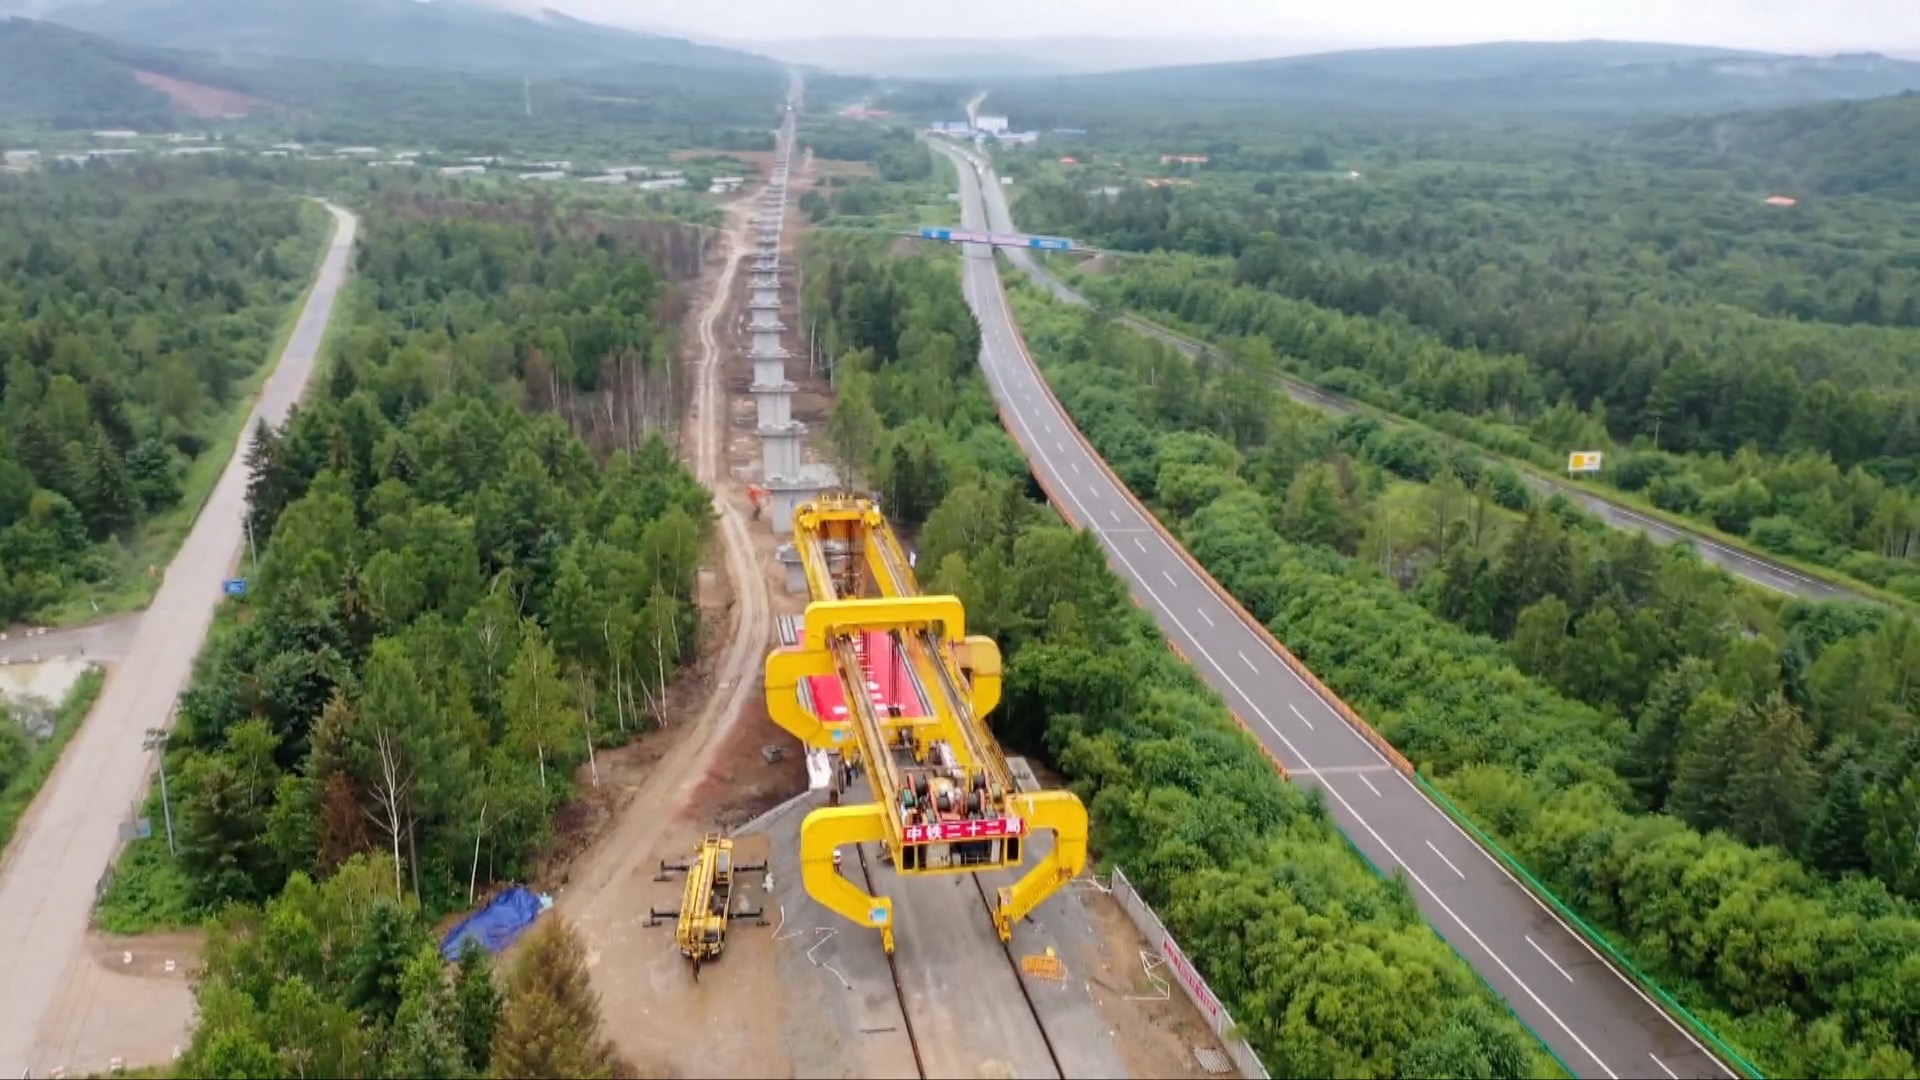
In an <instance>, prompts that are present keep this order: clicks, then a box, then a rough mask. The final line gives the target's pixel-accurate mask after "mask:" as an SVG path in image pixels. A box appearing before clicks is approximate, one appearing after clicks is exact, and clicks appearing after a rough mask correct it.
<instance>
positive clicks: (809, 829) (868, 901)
mask: <svg viewBox="0 0 1920 1080" xmlns="http://www.w3.org/2000/svg"><path fill="white" fill-rule="evenodd" d="M1084 819H1085V818H1084V815H1082V820H1084ZM886 839H887V817H886V808H885V807H883V806H881V805H880V804H879V803H869V804H868V805H866V806H830V807H824V808H822V809H819V810H815V811H814V812H813V813H811V814H808V815H807V816H806V819H805V820H804V821H802V822H801V823H800V881H801V883H802V884H804V885H805V886H806V887H807V895H808V896H811V897H813V898H814V899H815V900H818V901H819V902H820V904H821V906H822V907H825V908H827V909H828V910H830V911H834V912H837V913H839V914H840V915H842V916H844V917H845V918H847V919H850V920H852V921H853V922H857V923H859V924H860V925H861V926H867V927H872V928H873V929H875V930H878V931H880V944H881V945H882V946H883V947H885V949H886V950H887V954H888V955H892V954H893V901H892V900H890V899H888V898H887V897H884V896H873V895H871V894H869V893H866V892H864V891H862V890H861V889H860V887H859V886H857V885H855V884H854V883H853V882H852V881H851V880H849V878H848V877H847V876H845V875H843V874H842V873H841V872H840V871H839V870H838V869H836V868H835V867H834V865H833V852H834V849H835V848H837V847H840V846H841V845H843V844H860V843H867V842H871V841H884V840H886ZM1080 850H1081V852H1082V853H1083V854H1082V858H1083V860H1084V853H1085V851H1086V839H1085V834H1084V832H1083V833H1082V837H1081V842H1080ZM850 872H851V871H849V873H850Z"/></svg>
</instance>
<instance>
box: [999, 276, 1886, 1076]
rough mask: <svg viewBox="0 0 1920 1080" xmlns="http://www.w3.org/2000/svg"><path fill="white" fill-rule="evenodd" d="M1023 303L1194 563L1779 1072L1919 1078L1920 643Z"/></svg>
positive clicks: (1030, 329)
mask: <svg viewBox="0 0 1920 1080" xmlns="http://www.w3.org/2000/svg"><path fill="white" fill-rule="evenodd" d="M1015 301H1016V312H1017V314H1018V316H1019V318H1020V321H1021V325H1022V328H1023V330H1024V332H1025V334H1026V337H1027V340H1028V342H1029V343H1030V345H1031V346H1032V347H1033V349H1034V352H1035V355H1036V356H1037V357H1038V358H1039V359H1040V361H1041V363H1042V365H1043V367H1044V368H1045V370H1046V372H1047V374H1048V377H1049V381H1050V382H1051V383H1052V385H1053V386H1054V387H1055V389H1056V390H1057V392H1058V393H1059V395H1060V397H1061V399H1062V401H1063V402H1064V403H1065V404H1066V406H1067V407H1068V409H1069V411H1070V412H1071V413H1072V414H1073V416H1074V417H1075V419H1076V421H1077V422H1078V423H1079V425H1080V426H1081V428H1082V430H1083V431H1085V432H1086V433H1087V435H1088V437H1089V438H1090V439H1091V440H1092V441H1093V442H1094V444H1095V446H1096V447H1098V448H1099V450H1100V451H1101V453H1102V455H1103V456H1104V457H1106V459H1107V460H1108V461H1109V462H1110V463H1111V464H1112V465H1113V467H1114V469H1115V470H1116V472H1118V473H1119V474H1120V475H1121V477H1122V478H1123V479H1124V480H1125V481H1126V482H1127V483H1128V485H1129V486H1130V487H1131V488H1132V489H1133V490H1134V491H1135V493H1136V494H1138V495H1139V496H1140V497H1141V498H1142V499H1143V500H1146V501H1148V502H1149V503H1150V504H1152V505H1154V506H1155V507H1156V508H1157V511H1158V512H1159V513H1160V514H1161V515H1162V517H1163V518H1164V519H1165V520H1166V521H1167V522H1168V524H1169V525H1170V526H1171V527H1173V528H1174V529H1175V531H1176V532H1177V534H1178V535H1179V536H1180V537H1181V539H1182V541H1183V542H1184V543H1185V544H1186V546H1187V547H1188V550H1189V551H1191V552H1192V553H1193V555H1194V556H1195V557H1196V558H1198V559H1199V560H1200V561H1201V562H1202V563H1203V564H1204V565H1205V566H1206V567H1207V568H1208V569H1209V570H1210V571H1211V572H1212V573H1213V574H1214V575H1215V576H1216V577H1217V578H1218V579H1219V580H1220V581H1221V583H1222V584H1223V585H1225V586H1227V587H1228V588H1229V589H1230V590H1231V591H1232V592H1233V593H1234V595H1235V596H1237V597H1238V598H1239V599H1240V600H1241V602H1242V603H1244V604H1246V605H1247V607H1248V609H1249V610H1250V611H1252V612H1253V613H1255V614H1256V615H1257V616H1258V617H1259V618H1261V619H1262V620H1264V621H1266V622H1267V624H1268V625H1269V627H1270V628H1271V629H1272V630H1273V632H1274V634H1275V636H1276V637H1278V638H1279V639H1280V640H1281V641H1283V642H1285V643H1286V644H1287V646H1288V648H1290V649H1291V650H1293V651H1294V653H1295V654H1296V655H1298V656H1299V657H1300V659H1301V660H1302V661H1304V662H1306V663H1307V664H1309V665H1310V666H1311V667H1312V668H1313V670H1314V671H1315V673H1316V674H1318V675H1319V676H1320V678H1321V679H1323V680H1324V681H1325V682H1326V683H1327V684H1328V685H1329V686H1330V687H1332V688H1333V689H1334V690H1335V691H1336V692H1337V693H1339V694H1340V695H1341V696H1343V697H1344V698H1345V699H1346V700H1347V701H1348V702H1349V703H1351V704H1352V705H1353V706H1354V708H1355V709H1357V710H1358V711H1359V712H1360V713H1361V714H1362V715H1363V716H1365V717H1367V718H1368V720H1369V722H1370V723H1372V724H1373V725H1374V726H1375V727H1376V728H1377V729H1378V730H1379V731H1380V732H1381V733H1382V734H1383V735H1385V736H1386V737H1387V738H1388V739H1389V740H1390V741H1392V742H1393V744H1394V745H1395V746H1396V747H1398V748H1399V749H1400V750H1401V751H1402V752H1403V753H1404V754H1405V755H1406V756H1407V757H1408V758H1409V759H1410V760H1412V761H1413V762H1414V763H1415V764H1416V765H1417V766H1418V767H1419V768H1420V769H1421V770H1422V771H1423V772H1425V773H1426V774H1427V775H1429V776H1431V777H1433V778H1435V779H1436V780H1437V782H1438V783H1439V785H1440V786H1441V788H1442V789H1443V790H1445V791H1446V792H1447V793H1448V794H1449V795H1450V796H1451V797H1452V798H1454V799H1455V800H1456V801H1457V802H1458V803H1459V804H1460V805H1461V806H1463V807H1464V808H1466V809H1467V810H1468V811H1469V812H1470V813H1471V814H1472V816H1473V817H1474V819H1475V820H1476V821H1477V822H1478V823H1479V824H1480V825H1481V827H1482V828H1484V829H1486V830H1487V831H1488V832H1490V833H1492V834H1493V835H1495V836H1496V837H1498V838H1499V840H1500V842H1501V843H1502V844H1504V845H1505V846H1507V847H1508V848H1509V850H1511V851H1512V852H1513V853H1514V854H1515V855H1516V856H1517V857H1518V858H1519V859H1520V860H1521V861H1522V862H1523V863H1524V864H1525V865H1526V866H1527V867H1528V868H1530V869H1531V870H1532V872H1533V873H1534V874H1535V875H1536V876H1538V877H1540V878H1541V879H1542V880H1543V881H1545V882H1546V883H1547V884H1548V885H1549V886H1550V887H1551V888H1552V889H1553V890H1554V891H1555V892H1556V893H1557V894H1558V895H1560V896H1561V897H1562V898H1563V899H1564V900H1566V901H1567V902H1568V903H1569V904H1570V905H1571V906H1572V907H1573V908H1574V909H1575V910H1576V911H1578V912H1580V913H1581V914H1582V915H1583V916H1585V917H1586V918H1588V919H1589V920H1590V921H1593V922H1594V923H1596V924H1597V925H1598V926H1600V927H1602V928H1603V929H1604V930H1605V931H1606V932H1608V933H1609V934H1610V935H1612V937H1613V939H1614V940H1615V941H1616V943H1617V944H1619V945H1620V946H1621V947H1622V948H1623V951H1625V952H1626V953H1627V954H1628V955H1629V956H1631V957H1632V958H1634V960H1635V961H1636V962H1637V963H1638V964H1639V965H1640V966H1641V967H1642V968H1643V969H1645V970H1647V971H1649V972H1651V973H1653V974H1654V975H1655V976H1656V977H1657V978H1658V979H1659V980H1660V981H1661V982H1662V983H1663V984H1664V985H1666V986H1667V988H1668V989H1669V990H1671V991H1673V992H1674V993H1676V994H1677V995H1679V996H1680V998H1681V999H1682V1000H1683V1001H1684V1002H1686V1003H1687V1004H1688V1006H1689V1007H1690V1008H1691V1009H1693V1010H1694V1011H1695V1012H1696V1013H1699V1014H1701V1015H1703V1016H1706V1017H1709V1018H1711V1021H1712V1023H1713V1026H1714V1027H1715V1028H1716V1029H1718V1030H1719V1032H1720V1034H1721V1035H1722V1036H1723V1037H1724V1038H1726V1039H1728V1040H1729V1041H1731V1042H1732V1043H1733V1044H1734V1045H1735V1046H1736V1047H1738V1048H1740V1049H1741V1050H1742V1051H1743V1052H1744V1053H1745V1054H1747V1055H1748V1056H1749V1058H1751V1059H1752V1060H1754V1061H1756V1062H1757V1063H1759V1064H1760V1066H1761V1067H1762V1069H1763V1070H1764V1071H1765V1072H1766V1073H1767V1074H1768V1075H1781V1076H1786V1075H1793V1076H1857V1075H1886V1076H1894V1075H1909V1074H1911V1073H1912V1072H1913V1071H1914V1068H1915V1054H1916V1053H1920V1029H1915V1028H1914V1027H1913V1026H1912V1017H1913V1016H1914V1015H1916V1013H1915V1011H1914V1010H1915V1004H1916V1003H1915V1000H1914V999H1913V997H1912V994H1913V988H1914V986H1915V985H1920V984H1916V983H1915V981H1914V978H1915V973H1914V971H1913V969H1912V965H1913V964H1914V963H1915V959H1914V958H1915V955H1916V954H1915V952H1914V950H1913V948H1912V943H1913V942H1915V941H1917V940H1920V912H1916V911H1915V910H1914V907H1913V901H1914V899H1915V897H1916V896H1920V877H1916V875H1915V869H1916V861H1915V859H1914V855H1913V848H1912V837H1913V836H1914V835H1915V834H1916V831H1917V830H1920V771H1916V770H1917V769H1920V716H1917V715H1916V711H1915V710H1916V708H1917V707H1920V702H1916V701H1915V699H1914V698H1913V697H1912V696H1911V695H1910V694H1909V693H1908V691H1907V689H1906V686H1907V683H1908V681H1909V680H1907V678H1906V677H1905V675H1904V674H1903V673H1904V672H1906V671H1908V670H1909V665H1910V664H1911V663H1912V662H1913V661H1914V660H1916V659H1920V652H1915V651H1914V645H1915V644H1916V643H1920V627H1917V626H1916V625H1915V623H1914V622H1913V621H1911V620H1910V619H1907V618H1905V617H1901V616H1896V615H1893V614H1890V613H1888V612H1886V611H1882V610H1879V609H1873V608H1866V607H1861V606H1856V605H1809V604H1805V603H1802V602H1798V601H1792V602H1788V603H1786V604H1784V605H1778V606H1776V605H1774V604H1770V603H1767V602H1764V601H1763V600H1762V599H1761V598H1759V597H1757V596H1755V595H1754V594H1753V593H1752V592H1750V591H1749V590H1747V589H1745V588H1742V587H1741V586H1739V585H1738V584H1737V583H1736V582H1734V581H1733V580H1732V579H1730V578H1728V577H1726V576H1725V575H1724V574H1722V573H1721V572H1720V571H1718V570H1716V569H1714V568H1712V567H1710V566H1708V565H1706V564H1704V563H1702V562H1700V561H1699V559H1698V558H1697V557H1696V556H1694V555H1693V554H1692V552H1691V551H1689V550H1687V549H1684V548H1661V547H1657V546H1655V545H1653V544H1652V543H1651V542H1650V541H1648V540H1646V539H1645V538H1644V537H1642V536H1640V535H1638V534H1625V533H1620V532H1616V531H1614V530H1611V529H1608V528H1606V527H1604V526H1602V525H1600V524H1599V523H1598V522H1595V521H1593V520H1591V519H1588V518H1586V517H1584V516H1583V515H1582V514H1580V513H1579V512H1577V511H1576V510H1575V509H1574V508H1573V507H1572V506H1571V505H1569V504H1567V503H1566V502H1565V501H1564V500H1560V499H1555V500H1553V501H1551V502H1547V503H1539V504H1536V503H1535V502H1534V501H1533V500H1531V499H1529V498H1527V492H1526V491H1525V489H1523V488H1520V487H1519V486H1518V485H1517V484H1516V483H1514V482H1513V479H1512V477H1511V475H1510V474H1509V475H1503V473H1502V470H1500V469H1497V468H1493V469H1490V468H1488V467H1487V466H1486V465H1485V464H1484V461H1483V459H1482V458H1480V457H1479V456H1477V455H1475V454H1472V453H1469V452H1464V451H1463V450H1462V449H1461V448H1459V447H1458V446H1456V445H1452V444H1450V443H1449V442H1448V441H1446V440H1444V439H1442V438H1440V437H1438V436H1435V435H1433V434H1432V433H1430V432H1425V431H1422V430H1421V429H1418V428H1412V427H1391V428H1389V427H1383V426H1381V425H1380V424H1379V423H1378V421H1376V420H1372V419H1369V418H1366V417H1349V418H1343V419H1333V418H1329V417H1326V416H1323V415H1321V414H1319V413H1317V412H1313V411H1310V410H1307V409H1305V408H1304V407H1300V406H1297V405H1294V404H1292V403H1291V402H1289V401H1287V400H1286V399H1284V398H1283V397H1282V396H1281V395H1280V394H1279V393H1278V392H1276V391H1275V390H1273V389H1272V378H1271V376H1272V374H1273V373H1274V372H1275V371H1277V369H1278V362H1277V361H1276V360H1275V359H1274V358H1273V357H1272V356H1271V355H1270V354H1269V355H1268V356H1266V357H1265V358H1264V359H1263V360H1254V362H1252V363H1249V359H1250V358H1249V357H1243V358H1242V360H1241V361H1240V362H1237V363H1233V364H1222V363H1218V362H1214V361H1212V360H1204V359H1203V360H1202V361H1201V362H1199V363H1195V362H1193V361H1190V360H1188V359H1186V358H1184V357H1182V356H1180V355H1179V354H1178V353H1176V352H1174V351H1173V350H1172V349H1170V348H1169V347H1167V346H1165V345H1163V344H1161V343H1159V342H1155V341H1152V340H1149V339H1146V338H1143V337H1140V336H1139V335H1136V334H1134V333H1132V332H1131V331H1129V330H1127V329H1126V328H1125V327H1122V326H1120V325H1118V324H1116V323H1115V322H1114V321H1113V320H1112V319H1111V318H1110V317H1109V316H1108V315H1107V314H1106V313H1104V312H1100V311H1085V310H1076V309H1070V308H1065V307H1062V306H1059V305H1057V304H1055V303H1053V302H1051V301H1049V300H1046V299H1044V298H1042V297H1041V296H1040V295H1039V294H1037V292H1035V291H1033V290H1031V289H1026V288H1022V289H1020V290H1018V291H1017V292H1016V294H1015ZM1262 364H1264V365H1265V370H1264V371H1263V370H1262V368H1261V365H1262Z"/></svg>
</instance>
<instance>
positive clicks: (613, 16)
mask: <svg viewBox="0 0 1920 1080" xmlns="http://www.w3.org/2000/svg"><path fill="white" fill-rule="evenodd" d="M495 2H496V3H500V4H502V5H503V6H506V5H510V4H531V3H539V2H544V3H545V4H546V5H547V6H549V7H553V8H556V9H558V10H561V11H565V12H568V13H570V14H573V15H577V16H580V17H581V18H586V19H592V20H594V21H596V22H605V23H612V24H616V25H624V26H633V27H639V28H650V29H678V30H682V31H686V32H691V33H696V34H701V35H705V36H711V37H725V38H730V39H733V40H740V41H747V40H759V41H765V40H773V39H780V38H804V37H824V36H832V35H845V34H858V35H873V36H884V37H948V36H950V37H959V38H1023V37H1040V36H1053V35H1074V36H1094V37H1142V38H1154V37H1167V36H1177V37H1246V36H1257V37H1261V38H1275V39H1289V40H1295V41H1300V42H1304V43H1320V42H1331V43H1338V44H1361V43H1366V44H1380V45H1413V44H1452V43H1461V42H1470V41H1488V40H1515V39H1527V40H1571V39H1577V38H1590V37H1605V38H1617V39H1626V40H1636V41H1670V42H1682V43H1691V44H1705V45H1728V46H1738V47H1746V48H1759V49H1774V50H1781V51H1794V52H1832V51H1836V50H1845V49H1881V50H1913V49H1920V0H1336V2H1332V3H1329V2H1327V0H965V2H958V0H495Z"/></svg>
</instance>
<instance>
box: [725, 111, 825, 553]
mask: <svg viewBox="0 0 1920 1080" xmlns="http://www.w3.org/2000/svg"><path fill="white" fill-rule="evenodd" d="M793 144H794V121H793V117H792V114H789V115H788V118H787V121H786V123H785V124H784V125H782V127H781V130H780V136H779V144H778V147H777V152H776V153H775V155H774V164H773V176H772V177H771V178H770V180H769V182H768V184H767V189H766V191H765V192H763V193H762V194H761V197H760V209H759V212H758V213H757V214H756V215H755V216H754V220H753V224H754V230H755V237H756V242H757V243H756V249H755V251H754V254H753V261H752V265H751V270H752V273H751V274H750V275H749V277H748V279H747V288H748V290H749V292H748V298H747V314H748V321H747V329H748V331H749V332H750V333H751V334H752V335H753V347H752V351H751V353H750V354H749V355H750V356H751V357H752V358H753V385H752V386H751V387H749V389H750V390H751V391H752V393H753V397H754V404H755V406H756V410H757V412H758V420H759V425H758V427H759V432H760V483H761V485H762V486H763V487H764V488H765V489H766V492H767V502H766V507H767V517H768V520H769V522H770V523H771V524H772V526H773V532H774V535H775V536H788V535H791V534H792V533H793V513H794V510H795V508H797V507H799V506H800V505H801V504H802V503H807V502H811V501H813V500H814V499H817V498H818V497H819V496H820V494H821V492H824V491H829V490H832V489H834V488H836V487H838V486H839V478H838V477H836V476H835V475H834V473H833V470H832V469H831V468H829V467H827V466H824V465H819V464H809V463H808V462H807V461H806V459H805V455H804V453H803V447H804V445H805V442H806V437H807V426H806V425H805V424H802V423H800V422H799V421H797V420H795V419H794V418H793V395H794V393H795V391H796V390H798V389H799V388H798V387H797V386H795V385H794V383H793V381H792V380H791V379H788V378H787V361H788V360H790V359H792V354H791V353H790V352H788V351H787V348H786V346H785V344H784V343H783V338H784V335H785V334H786V331H787V326H786V324H785V323H783V322H781V321H780V309H781V300H780V289H781V257H780V237H781V234H782V230H783V228H784V227H785V224H786V205H787V168H788V165H789V162H790V160H791V158H792V155H793ZM787 555H788V552H787V551H785V550H783V551H782V557H783V560H784V559H785V558H786V557H787ZM793 561H794V562H796V563H797V561H798V560H797V557H796V558H794V560H793Z"/></svg>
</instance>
